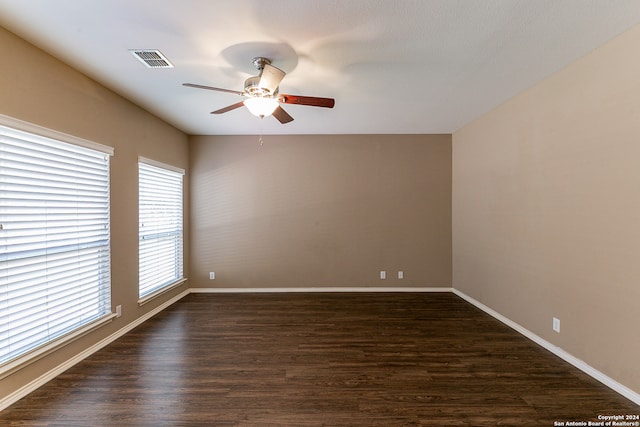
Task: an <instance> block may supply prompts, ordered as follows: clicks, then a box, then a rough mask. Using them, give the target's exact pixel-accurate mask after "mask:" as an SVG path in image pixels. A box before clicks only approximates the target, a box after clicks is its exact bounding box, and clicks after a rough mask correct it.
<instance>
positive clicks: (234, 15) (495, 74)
mask: <svg viewBox="0 0 640 427" xmlns="http://www.w3.org/2000/svg"><path fill="white" fill-rule="evenodd" d="M639 22H640V1H638V0H562V1H561V0H268V1H265V0H55V1H53V0H0V25H2V26H4V27H5V28H7V29H8V30H10V31H12V32H14V33H16V34H18V35H19V36H21V37H23V38H25V39H26V40H28V41H30V42H32V43H33V44H35V45H37V46H39V47H41V48H42V49H44V50H46V51H48V52H49V53H51V54H52V55H54V56H56V57H58V58H60V59H61V60H63V61H65V62H67V63H68V64H70V65H72V66H73V67H75V68H77V69H78V70H80V71H82V72H84V73H85V74H87V75H89V76H91V77H93V78H94V79H95V80H97V81H99V82H101V83H102V84H104V85H105V86H107V87H110V88H111V89H113V90H114V91H115V92H118V93H120V94H121V95H123V96H125V97H126V98H128V99H130V100H132V101H133V102H135V103H137V104H139V105H140V106H142V107H143V108H145V109H147V110H149V111H151V112H152V113H154V114H156V115H157V116H159V117H161V118H162V119H164V120H166V121H167V122H169V123H171V124H173V125H175V126H176V127H177V128H179V129H182V130H183V131H185V132H187V133H189V134H207V135H213V134H258V133H260V132H263V133H265V134H327V133H331V134H350V133H358V134H372V133H376V134H385V133H386V134H389V133H451V132H453V131H455V130H457V129H459V128H460V127H462V126H463V125H465V124H467V123H469V122H470V121H472V120H474V119H475V118H477V117H479V116H480V115H482V114H483V113H485V112H487V111H489V110H491V109H492V108H494V107H496V106H497V105H499V104H501V103H502V102H504V101H505V100H507V99H508V98H510V97H512V96H513V95H515V94H517V93H519V92H521V91H523V90H525V89H527V88H529V87H531V86H532V85H534V84H535V83H537V82H539V81H540V80H542V79H544V78H545V77H547V76H549V75H550V74H552V73H554V72H555V71H557V70H559V69H561V68H562V67H564V66H565V65H567V64H569V63H570V62H572V61H574V60H576V59H577V58H579V57H581V56H583V55H585V54H587V53H589V52H590V51H592V50H593V49H595V48H597V47H598V46H601V45H602V44H604V43H606V42H607V41H608V40H610V39H612V38H613V37H615V36H616V35H618V34H620V33H622V32H624V31H625V30H627V29H629V28H631V27H632V26H634V25H636V24H638V23H639ZM129 49H159V50H160V51H162V52H163V53H164V54H165V56H167V58H168V59H169V60H170V61H171V62H172V63H173V64H174V65H175V68H171V69H149V68H146V67H145V66H144V65H142V63H140V62H139V61H138V60H136V58H134V57H133V55H131V54H130V53H129ZM255 56H266V57H268V58H270V59H271V60H272V61H273V65H275V66H277V67H279V68H282V69H283V70H284V71H286V72H287V76H286V77H285V78H284V80H283V81H282V83H281V84H280V92H281V93H289V94H295V95H309V96H319V97H330V98H335V99H336V106H335V108H334V109H325V108H314V107H308V106H300V105H284V108H285V109H286V110H287V112H289V113H290V114H291V115H292V116H293V117H294V118H295V120H294V121H293V122H291V123H288V124H286V125H282V124H280V123H279V122H278V121H276V120H275V119H274V118H272V117H268V118H265V119H264V120H262V121H261V120H260V119H258V118H257V117H254V116H251V114H250V113H249V112H248V111H247V110H246V108H240V109H237V110H234V111H231V112H228V113H225V114H223V115H211V114H209V112H210V111H212V110H216V109H218V108H222V107H225V106H227V105H230V104H233V103H236V102H238V101H241V100H242V98H240V97H238V96H237V95H233V94H229V93H220V92H212V91H207V90H198V89H193V88H188V87H184V86H182V83H183V82H190V83H197V84H203V85H209V86H216V87H221V88H227V89H232V90H238V91H241V90H242V89H243V82H244V79H245V78H247V77H249V76H250V75H255V74H256V70H255V69H254V68H253V65H252V64H251V59H252V58H253V57H255ZM3 60H4V61H6V60H10V58H9V59H7V58H3Z"/></svg>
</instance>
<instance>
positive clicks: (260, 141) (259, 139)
mask: <svg viewBox="0 0 640 427" xmlns="http://www.w3.org/2000/svg"><path fill="white" fill-rule="evenodd" d="M262 120H264V116H260V137H259V138H258V142H259V143H260V147H262V146H263V145H264V141H263V140H262Z"/></svg>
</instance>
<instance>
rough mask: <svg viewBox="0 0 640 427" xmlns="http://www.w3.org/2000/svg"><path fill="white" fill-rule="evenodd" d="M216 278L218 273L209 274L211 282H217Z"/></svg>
mask: <svg viewBox="0 0 640 427" xmlns="http://www.w3.org/2000/svg"><path fill="white" fill-rule="evenodd" d="M215 278H216V273H215V271H210V272H209V280H215Z"/></svg>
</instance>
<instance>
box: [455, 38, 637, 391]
mask: <svg viewBox="0 0 640 427" xmlns="http://www.w3.org/2000/svg"><path fill="white" fill-rule="evenodd" d="M639 46H640V27H636V28H634V29H632V30H631V31H629V32H627V33H626V34H623V35H622V36H620V37H619V38H617V39H615V40H614V41H612V42H610V43H609V44H606V45H605V46H603V47H601V48H600V49H597V50H596V51H594V52H592V53H591V54H590V55H588V56H586V57H584V58H582V59H581V60H579V61H577V62H575V63H573V64H572V65H570V66H569V67H567V68H566V69H564V70H562V71H561V72H559V73H557V74H555V75H553V76H552V77H550V78H549V79H547V80H546V81H544V82H542V83H540V84H538V85H537V86H535V87H533V88H532V89H530V90H528V91H526V92H525V93H522V94H521V95H519V96H517V97H515V98H513V99H512V100H510V101H509V102H507V103H506V104H504V105H502V106H501V107H499V108H498V109H496V110H494V111H492V112H490V113H489V114H487V115H486V116H484V117H482V118H481V119H479V120H477V121H475V122H474V123H471V124H469V125H467V126H465V127H464V128H463V129H461V130H459V131H458V132H455V133H454V135H453V285H454V287H455V288H456V289H459V290H461V291H463V292H465V293H466V294H468V295H470V296H471V297H473V298H475V299H477V300H479V301H480V302H482V303H484V304H486V305H487V306H489V307H491V308H493V309H494V310H496V311H498V312H499V313H501V314H503V315H504V316H506V317H508V318H510V319H512V320H513V321H515V322H517V323H519V324H520V325H522V326H524V327H525V328H527V329H529V330H531V331H532V332H534V333H535V334H537V335H539V336H541V337H543V338H544V339H546V340H548V341H550V342H551V343H553V344H555V345H557V346H559V347H561V348H562V349H564V350H566V351H568V352H569V353H571V354H572V355H574V356H575V357H577V358H579V359H582V360H584V361H585V362H586V363H588V364H589V365H591V366H593V367H594V368H596V369H598V370H600V371H601V372H603V373H605V374H606V375H608V376H610V377H612V378H613V379H615V380H617V381H618V382H620V383H622V384H624V385H626V386H628V387H630V388H632V389H633V390H635V391H636V392H640V364H639V363H638V361H639V360H640V358H639V355H640V315H639V314H640V310H639V306H638V304H640V78H638V76H640V56H639V55H638V47H639ZM553 316H555V317H558V318H559V319H560V320H561V333H560V334H556V333H554V332H552V328H551V325H552V317H553Z"/></svg>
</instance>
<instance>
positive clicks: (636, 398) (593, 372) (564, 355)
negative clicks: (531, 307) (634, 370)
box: [452, 289, 640, 405]
mask: <svg viewBox="0 0 640 427" xmlns="http://www.w3.org/2000/svg"><path fill="white" fill-rule="evenodd" d="M452 291H453V293H454V294H456V295H458V296H459V297H460V298H462V299H464V300H465V301H467V302H468V303H470V304H472V305H474V306H476V307H477V308H479V309H480V310H482V311H484V312H485V313H487V314H488V315H490V316H492V317H494V318H495V319H497V320H499V321H501V322H502V323H504V324H505V325H507V326H509V327H510V328H512V329H514V330H515V331H516V332H518V333H520V334H521V335H524V336H525V337H527V338H529V339H530V340H531V341H533V342H535V343H536V344H538V345H540V346H542V347H544V348H545V349H547V350H549V351H550V352H552V353H553V354H555V355H556V356H558V357H559V358H561V359H563V360H564V361H566V362H568V363H569V364H571V365H573V366H575V367H576V368H578V369H580V370H581V371H582V372H584V373H585V374H587V375H589V376H591V377H592V378H594V379H596V380H598V381H600V382H601V383H602V384H604V385H606V386H607V387H609V388H610V389H612V390H613V391H615V392H617V393H619V394H621V395H623V396H624V397H626V398H627V399H629V400H631V401H632V402H634V403H636V404H638V405H640V394H638V393H636V392H635V391H633V390H631V389H630V388H629V387H627V386H625V385H623V384H620V383H619V382H617V381H616V380H614V379H612V378H610V377H608V376H607V375H605V374H603V373H602V372H600V371H598V370H597V369H596V368H594V367H592V366H590V365H589V364H587V363H585V362H584V361H583V360H581V359H578V358H577V357H575V356H573V355H571V354H570V353H568V352H566V351H565V350H563V349H562V348H560V347H558V346H556V345H554V344H552V343H550V342H549V341H547V340H545V339H543V338H541V337H540V336H538V335H536V334H534V333H533V332H531V331H530V330H528V329H526V328H523V327H522V326H520V325H519V324H517V323H516V322H514V321H512V320H510V319H508V318H506V317H504V316H503V315H501V314H500V313H498V312H497V311H495V310H493V309H491V308H489V307H487V306H486V305H484V304H482V303H481V302H480V301H477V300H475V299H473V298H471V297H470V296H469V295H467V294H465V293H464V292H461V291H459V290H457V289H452Z"/></svg>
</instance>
